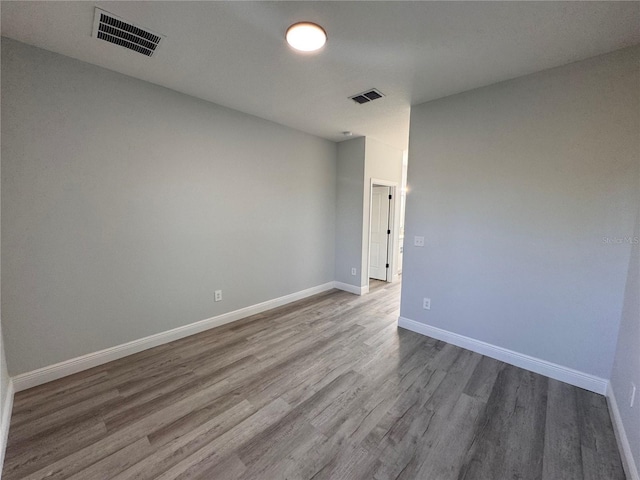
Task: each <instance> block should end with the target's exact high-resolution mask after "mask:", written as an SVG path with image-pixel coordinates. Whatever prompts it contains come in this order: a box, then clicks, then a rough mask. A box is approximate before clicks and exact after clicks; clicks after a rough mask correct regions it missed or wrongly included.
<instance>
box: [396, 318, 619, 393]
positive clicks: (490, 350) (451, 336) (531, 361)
mask: <svg viewBox="0 0 640 480" xmlns="http://www.w3.org/2000/svg"><path fill="white" fill-rule="evenodd" d="M398 326H399V327H402V328H405V329H407V330H411V331H412V332H416V333H421V334H422V335H426V336H428V337H433V338H436V339H438V340H442V341H444V342H447V343H452V344H453V345H457V346H458V347H462V348H466V349H467V350H472V351H474V352H477V353H480V354H482V355H486V356H487V357H491V358H495V359H496V360H500V361H502V362H505V363H509V364H511V365H515V366H516V367H520V368H524V369H526V370H530V371H532V372H535V373H539V374H541V375H544V376H546V377H550V378H553V379H556V380H560V381H561V382H565V383H568V384H570V385H574V386H576V387H580V388H584V389H585V390H589V391H591V392H595V393H599V394H601V395H604V394H605V393H606V391H607V383H608V382H607V380H605V379H604V378H600V377H596V376H594V375H589V374H587V373H584V372H580V371H578V370H573V369H572V368H568V367H564V366H562V365H558V364H556V363H552V362H548V361H546V360H542V359H540V358H535V357H530V356H529V355H524V354H522V353H518V352H514V351H513V350H508V349H506V348H502V347H498V346H496V345H491V344H490V343H486V342H482V341H480V340H476V339H474V338H470V337H465V336H464V335H459V334H457V333H453V332H449V331H447V330H443V329H441V328H437V327H432V326H430V325H425V324H424V323H420V322H416V321H415V320H410V319H408V318H404V317H400V318H398Z"/></svg>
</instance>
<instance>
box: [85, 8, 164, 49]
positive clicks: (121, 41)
mask: <svg viewBox="0 0 640 480" xmlns="http://www.w3.org/2000/svg"><path fill="white" fill-rule="evenodd" d="M93 36H94V37H95V38H98V39H100V40H105V41H107V42H110V43H113V44H115V45H120V46H121V47H125V48H128V49H129V50H134V51H136V52H138V53H141V54H143V55H146V56H147V57H151V56H152V55H153V54H154V53H155V52H157V50H158V47H159V46H160V42H161V41H162V40H163V38H164V37H163V36H162V35H158V34H156V33H153V32H151V31H149V29H142V28H140V27H138V26H136V25H134V24H132V23H128V22H125V21H123V20H122V19H120V18H118V17H116V16H115V15H112V14H110V13H109V12H105V11H104V10H101V9H99V8H96V10H95V16H94V21H93Z"/></svg>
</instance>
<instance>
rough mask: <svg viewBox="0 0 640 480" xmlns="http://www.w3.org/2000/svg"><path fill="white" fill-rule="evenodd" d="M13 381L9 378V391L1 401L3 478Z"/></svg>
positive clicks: (0, 470)
mask: <svg viewBox="0 0 640 480" xmlns="http://www.w3.org/2000/svg"><path fill="white" fill-rule="evenodd" d="M13 394H14V390H13V381H12V380H11V379H9V386H8V387H7V393H6V394H5V396H4V398H3V399H0V401H1V402H4V405H2V418H0V422H1V423H0V478H2V466H3V465H4V452H5V451H6V449H7V438H9V423H10V422H11V410H12V409H13Z"/></svg>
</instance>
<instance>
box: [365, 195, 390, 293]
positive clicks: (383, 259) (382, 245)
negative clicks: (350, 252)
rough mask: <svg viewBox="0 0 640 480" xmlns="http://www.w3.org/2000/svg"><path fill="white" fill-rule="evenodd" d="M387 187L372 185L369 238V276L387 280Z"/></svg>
mask: <svg viewBox="0 0 640 480" xmlns="http://www.w3.org/2000/svg"><path fill="white" fill-rule="evenodd" d="M389 204H390V202H389V187H379V186H373V188H372V194H371V237H370V238H371V240H370V246H369V278H376V279H378V280H384V281H386V280H387V264H388V260H387V259H388V258H389V248H388V245H389V234H388V232H389Z"/></svg>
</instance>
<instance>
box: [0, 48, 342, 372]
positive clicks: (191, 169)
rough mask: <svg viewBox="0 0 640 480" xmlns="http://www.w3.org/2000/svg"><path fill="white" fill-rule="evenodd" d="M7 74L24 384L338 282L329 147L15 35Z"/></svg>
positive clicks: (10, 348)
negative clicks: (79, 360)
mask: <svg viewBox="0 0 640 480" xmlns="http://www.w3.org/2000/svg"><path fill="white" fill-rule="evenodd" d="M2 75H3V78H2V182H3V187H2V222H3V228H2V275H3V278H2V302H3V304H2V314H3V330H4V335H5V347H6V349H7V359H8V361H9V371H10V373H11V374H12V375H16V374H19V373H23V372H26V371H30V370H33V369H36V368H38V367H43V366H45V365H50V364H53V363H56V362H59V361H62V360H66V359H69V358H72V357H75V356H78V355H82V354H86V353H89V352H93V351H96V350H100V349H103V348H107V347H111V346H114V345H118V344H122V343H124V342H127V341H131V340H134V339H138V338H141V337H144V336H147V335H150V334H154V333H157V332H162V331H165V330H168V329H171V328H174V327H178V326H181V325H186V324H189V323H192V322H195V321H198V320H202V319H205V318H209V317H212V316H215V315H218V314H222V313H224V312H228V311H232V310H236V309H238V308H241V307H245V306H248V305H253V304H256V303H258V302H262V301H265V300H269V299H273V298H277V297H280V296H282V295H286V294H290V293H292V292H296V291H300V290H303V289H306V288H310V287H313V286H317V285H320V284H323V283H325V282H330V281H332V280H333V279H334V241H335V211H336V203H335V198H336V145H335V144H334V143H333V142H329V141H326V140H322V139H319V138H317V137H313V136H310V135H307V134H304V133H301V132H298V131H295V130H291V129H288V128H285V127H282V126H279V125H277V124H274V123H271V122H268V121H264V120H260V119H258V118H255V117H252V116H249V115H246V114H243V113H240V112H236V111H233V110H229V109H225V108H222V107H219V106H216V105H213V104H210V103H206V102H203V101H201V100H197V99H195V98H192V97H188V96H185V95H182V94H179V93H177V92H174V91H171V90H167V89H165V88H162V87H158V86H155V85H151V84H149V83H146V82H143V81H139V80H136V79H133V78H130V77H126V76H124V75H121V74H118V73H115V72H112V71H108V70H105V69H101V68H98V67H95V66H92V65H89V64H86V63H83V62H80V61H77V60H73V59H70V58H67V57H63V56H60V55H56V54H53V53H50V52H47V51H44V50H40V49H37V48H34V47H30V46H27V45H24V44H20V43H17V42H15V41H11V40H8V39H2ZM216 289H222V290H223V301H222V302H219V303H214V302H213V292H214V290H216Z"/></svg>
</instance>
